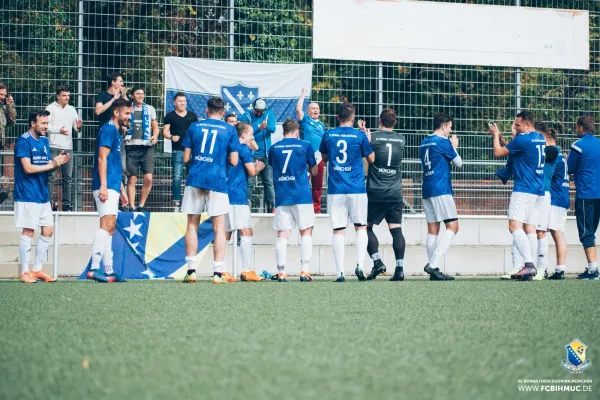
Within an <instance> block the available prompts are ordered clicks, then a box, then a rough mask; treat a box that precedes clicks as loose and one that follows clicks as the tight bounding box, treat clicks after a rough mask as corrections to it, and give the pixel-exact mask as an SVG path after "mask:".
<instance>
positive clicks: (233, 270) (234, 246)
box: [225, 229, 238, 276]
mask: <svg viewBox="0 0 600 400" xmlns="http://www.w3.org/2000/svg"><path fill="white" fill-rule="evenodd" d="M231 237H232V239H233V265H232V267H231V272H232V274H233V276H237V271H238V266H237V262H238V260H237V238H238V231H237V229H234V230H233V235H231ZM225 251H227V246H225Z"/></svg>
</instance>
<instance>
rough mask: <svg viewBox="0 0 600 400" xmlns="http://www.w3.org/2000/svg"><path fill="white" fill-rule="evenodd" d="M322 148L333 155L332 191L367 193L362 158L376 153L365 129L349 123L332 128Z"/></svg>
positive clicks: (330, 188) (331, 170) (323, 152)
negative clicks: (361, 129)
mask: <svg viewBox="0 0 600 400" xmlns="http://www.w3.org/2000/svg"><path fill="white" fill-rule="evenodd" d="M319 151H320V152H321V154H327V155H328V156H329V163H328V164H329V165H328V166H327V172H328V173H329V181H328V187H327V193H328V194H356V193H366V192H367V189H366V187H365V172H364V169H363V163H362V159H363V157H367V156H369V155H370V154H371V153H373V148H371V144H370V143H369V139H368V138H367V135H365V133H364V132H362V131H359V130H357V129H354V128H352V127H349V126H344V127H338V128H334V129H331V130H328V131H327V132H325V135H323V141H321V146H320V147H319Z"/></svg>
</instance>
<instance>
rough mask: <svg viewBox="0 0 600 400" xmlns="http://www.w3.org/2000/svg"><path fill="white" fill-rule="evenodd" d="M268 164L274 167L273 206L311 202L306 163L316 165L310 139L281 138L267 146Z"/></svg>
mask: <svg viewBox="0 0 600 400" xmlns="http://www.w3.org/2000/svg"><path fill="white" fill-rule="evenodd" d="M269 165H271V167H273V186H275V207H279V206H290V205H294V204H312V194H311V191H310V184H309V182H308V166H310V167H311V168H312V167H314V166H315V165H317V161H316V160H315V151H314V150H313V148H312V146H311V145H310V143H308V142H306V141H304V140H299V139H294V138H284V139H283V140H281V141H279V142H277V143H275V144H274V145H273V146H271V149H270V150H269Z"/></svg>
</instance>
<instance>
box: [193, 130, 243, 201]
mask: <svg viewBox="0 0 600 400" xmlns="http://www.w3.org/2000/svg"><path fill="white" fill-rule="evenodd" d="M182 145H183V147H185V148H186V149H191V150H192V159H191V161H190V166H189V167H188V173H187V178H186V180H185V185H186V186H193V187H197V188H201V189H206V190H211V191H213V192H219V193H227V158H228V157H229V153H235V152H237V151H238V146H239V145H240V141H239V139H238V135H237V132H236V130H235V128H234V127H233V126H231V125H229V124H227V123H225V122H223V121H220V120H217V119H212V118H209V119H205V120H203V121H200V122H196V123H194V124H192V125H191V126H190V128H189V129H188V131H187V133H186V134H185V138H184V139H183V143H182Z"/></svg>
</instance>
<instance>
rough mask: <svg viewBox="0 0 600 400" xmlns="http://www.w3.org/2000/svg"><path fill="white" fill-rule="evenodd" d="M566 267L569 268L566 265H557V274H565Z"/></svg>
mask: <svg viewBox="0 0 600 400" xmlns="http://www.w3.org/2000/svg"><path fill="white" fill-rule="evenodd" d="M566 267H567V266H566V265H557V266H556V270H555V271H556V272H565V268H566Z"/></svg>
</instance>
